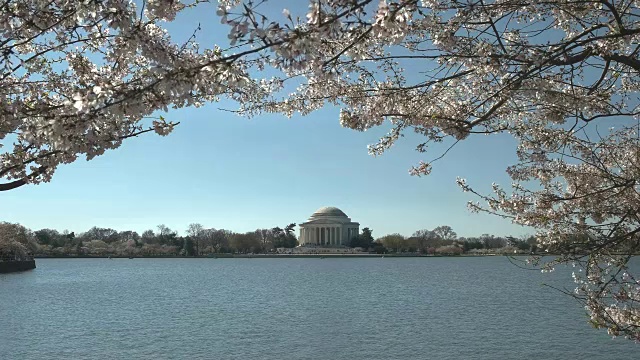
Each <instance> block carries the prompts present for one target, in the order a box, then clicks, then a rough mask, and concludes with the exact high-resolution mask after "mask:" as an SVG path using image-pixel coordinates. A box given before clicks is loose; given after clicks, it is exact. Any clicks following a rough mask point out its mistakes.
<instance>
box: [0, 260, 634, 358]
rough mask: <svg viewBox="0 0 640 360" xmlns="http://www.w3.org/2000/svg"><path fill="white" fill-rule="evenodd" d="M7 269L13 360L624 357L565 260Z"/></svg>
mask: <svg viewBox="0 0 640 360" xmlns="http://www.w3.org/2000/svg"><path fill="white" fill-rule="evenodd" d="M37 265H38V268H37V269H36V270H34V271H30V272H24V273H15V274H5V275H1V274H0V359H105V358H109V359H353V360H360V359H366V360H374V359H385V360H386V359H427V358H428V359H534V358H535V359H622V358H631V357H633V356H634V355H635V354H636V353H637V352H638V350H639V349H640V348H639V347H638V346H640V345H636V344H634V343H632V342H630V341H628V340H624V339H613V340H612V339H611V337H609V336H608V335H607V334H606V332H605V331H604V330H594V329H592V328H591V327H590V326H589V325H588V324H587V322H586V315H585V313H584V311H583V310H582V308H581V307H580V305H579V304H578V303H577V302H576V301H575V300H573V299H571V298H569V297H567V296H565V295H562V294H560V293H559V292H557V291H555V290H552V289H550V288H548V287H543V286H541V284H542V283H543V282H546V283H551V284H553V285H555V286H564V285H566V286H572V283H571V281H570V278H569V276H568V275H567V272H566V271H557V272H555V273H551V274H541V273H539V272H537V271H526V270H521V269H518V268H517V267H515V266H514V265H512V264H511V263H509V261H508V260H507V259H506V258H504V257H480V258H384V259H380V258H372V259H331V258H327V259H133V260H130V259H114V260H108V259H39V260H37Z"/></svg>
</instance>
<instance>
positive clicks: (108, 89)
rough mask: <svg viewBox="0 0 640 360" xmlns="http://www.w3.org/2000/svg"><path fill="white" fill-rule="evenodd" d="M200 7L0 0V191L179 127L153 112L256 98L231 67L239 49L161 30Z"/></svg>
mask: <svg viewBox="0 0 640 360" xmlns="http://www.w3.org/2000/svg"><path fill="white" fill-rule="evenodd" d="M202 2H203V1H201V0H194V1H192V2H189V3H187V2H184V1H173V0H146V1H140V2H137V3H134V2H133V1H129V0H104V1H102V0H86V1H71V0H3V1H0V98H1V99H2V101H1V102H0V148H1V149H0V151H1V153H0V179H3V180H4V182H3V183H0V191H3V190H11V189H15V188H17V187H20V186H22V185H24V184H27V183H40V182H43V181H49V180H50V179H51V177H52V175H53V173H54V172H55V170H56V168H57V167H58V165H60V164H63V163H71V162H73V161H75V160H77V159H78V158H79V157H80V156H83V155H84V156H86V158H87V159H88V160H90V159H92V158H94V157H95V156H99V155H102V154H103V153H104V152H105V151H106V150H109V149H114V148H117V147H119V146H120V145H121V143H122V141H123V140H124V139H127V138H131V137H135V136H137V135H140V134H142V133H145V132H153V131H154V132H156V133H158V134H160V135H167V134H168V133H169V132H171V130H172V129H173V128H174V126H175V125H176V124H177V122H171V121H168V120H166V119H165V118H164V117H163V116H161V115H158V111H160V112H162V111H167V110H168V108H170V107H172V108H180V107H184V106H199V105H201V104H202V103H203V102H205V101H213V100H216V99H217V96H219V95H221V94H226V95H229V96H231V97H232V98H235V99H236V100H239V101H243V98H245V97H250V96H257V95H258V94H260V93H261V90H260V88H257V87H252V86H251V85H252V84H253V82H251V81H248V78H247V75H246V74H245V72H244V70H243V68H242V66H241V65H236V64H234V60H235V59H237V58H238V57H240V56H242V55H243V54H242V53H237V54H235V55H229V56H226V57H225V56H223V55H222V53H221V49H220V48H218V47H215V46H214V47H212V48H208V49H203V48H200V47H199V46H198V44H197V43H196V42H195V33H194V36H193V37H192V38H190V39H189V40H187V41H186V42H184V43H182V44H177V43H174V42H173V41H172V39H171V37H170V35H169V33H168V32H167V31H166V29H164V28H163V27H162V26H163V25H164V24H166V23H168V22H171V21H172V20H174V19H175V17H176V15H177V14H178V13H179V12H181V11H183V10H184V9H187V8H189V7H192V6H196V5H198V4H199V3H202ZM136 4H137V5H136ZM195 30H197V27H196V26H194V31H195Z"/></svg>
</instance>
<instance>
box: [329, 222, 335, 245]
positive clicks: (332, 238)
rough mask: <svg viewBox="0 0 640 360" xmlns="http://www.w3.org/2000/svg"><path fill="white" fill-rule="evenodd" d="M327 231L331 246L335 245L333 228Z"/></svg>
mask: <svg viewBox="0 0 640 360" xmlns="http://www.w3.org/2000/svg"><path fill="white" fill-rule="evenodd" d="M329 229H331V230H329V233H330V234H331V245H335V244H336V239H335V234H334V233H333V226H332V227H330V228H329Z"/></svg>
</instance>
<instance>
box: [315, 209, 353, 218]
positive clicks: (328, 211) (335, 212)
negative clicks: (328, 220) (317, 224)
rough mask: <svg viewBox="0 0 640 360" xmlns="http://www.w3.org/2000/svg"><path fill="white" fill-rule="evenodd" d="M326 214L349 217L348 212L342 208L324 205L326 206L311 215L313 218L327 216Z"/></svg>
mask: <svg viewBox="0 0 640 360" xmlns="http://www.w3.org/2000/svg"><path fill="white" fill-rule="evenodd" d="M325 216H340V217H347V214H345V213H344V212H342V210H340V209H338V208H337V207H333V206H324V207H321V208H320V209H318V210H316V212H314V213H313V215H311V217H312V218H315V217H325Z"/></svg>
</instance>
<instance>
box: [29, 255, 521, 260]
mask: <svg viewBox="0 0 640 360" xmlns="http://www.w3.org/2000/svg"><path fill="white" fill-rule="evenodd" d="M530 255H531V254H481V255H478V254H469V255H467V254H462V255H421V254H407V255H404V254H216V255H206V256H173V255H148V256H116V255H96V256H93V255H79V256H34V258H35V259H109V258H111V259H289V258H309V259H314V258H345V259H346V258H383V257H393V258H441V257H446V258H463V257H494V256H530Z"/></svg>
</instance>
